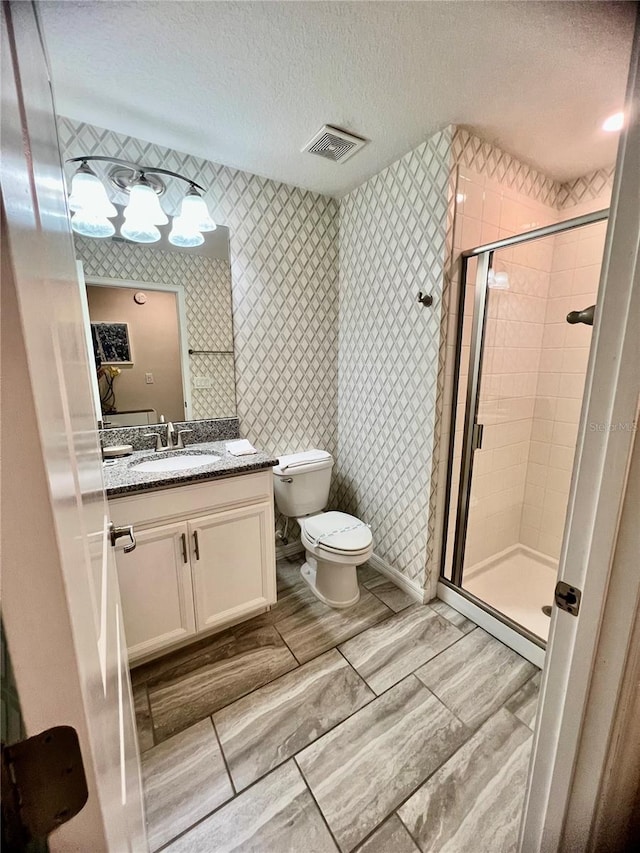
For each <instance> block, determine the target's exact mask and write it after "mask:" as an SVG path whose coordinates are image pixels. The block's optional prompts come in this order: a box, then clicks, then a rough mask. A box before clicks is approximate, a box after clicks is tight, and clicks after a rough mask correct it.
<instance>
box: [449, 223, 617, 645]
mask: <svg viewBox="0 0 640 853" xmlns="http://www.w3.org/2000/svg"><path fill="white" fill-rule="evenodd" d="M607 215H608V211H607V210H602V211H599V212H596V213H590V214H587V215H584V216H580V217H577V218H575V219H571V220H567V221H565V222H560V223H556V224H553V225H548V226H546V227H544V228H539V229H537V230H535V231H530V232H527V233H524V234H520V235H517V236H514V237H508V238H506V239H503V240H500V241H498V242H495V243H492V244H489V245H485V246H480V247H478V248H475V249H470V250H468V251H465V252H464V253H463V257H462V274H461V281H462V286H461V288H460V298H459V304H458V335H457V348H456V363H455V368H454V388H453V406H452V421H453V423H452V428H451V443H450V449H449V463H448V474H447V478H448V482H447V495H448V502H449V503H448V511H447V519H446V522H445V531H444V533H445V547H444V548H443V563H442V570H441V589H443V593H444V594H443V596H442V597H445V600H449V601H450V603H454V606H455V603H458V604H460V603H461V604H462V607H460V608H459V609H462V610H463V612H464V606H465V602H466V603H467V606H469V605H471V606H474V607H475V608H476V611H477V608H480V609H481V611H483V612H484V613H485V614H488V616H489V617H490V619H491V620H497V621H498V622H499V623H501V624H502V625H503V626H507V628H509V629H512V631H515V632H517V633H518V634H519V635H520V637H523V638H525V640H526V641H527V642H528V644H529V645H531V644H533V646H535V647H537V649H538V656H537V661H538V662H539V661H540V660H541V658H542V655H543V653H544V648H545V644H546V640H547V637H548V632H549V624H550V612H551V605H552V602H553V599H554V589H555V586H556V575H557V570H558V560H559V557H560V551H561V547H562V538H563V531H564V525H565V518H566V512H567V505H568V496H569V488H570V483H571V472H572V468H573V458H574V453H575V448H576V440H577V435H578V424H579V420H580V412H581V405H582V397H583V393H584V384H585V377H586V372H587V364H588V359H589V348H590V342H591V332H592V324H593V316H594V306H595V304H596V301H597V300H596V295H597V289H598V284H599V279H600V268H601V263H602V255H603V248H604V240H605V232H606V220H607ZM590 426H591V427H593V428H598V427H597V425H590Z"/></svg>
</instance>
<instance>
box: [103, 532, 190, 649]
mask: <svg viewBox="0 0 640 853" xmlns="http://www.w3.org/2000/svg"><path fill="white" fill-rule="evenodd" d="M187 536H188V529H187V525H186V524H166V525H162V526H161V527H151V528H149V529H148V530H141V531H136V542H137V546H136V549H135V551H132V552H131V553H130V554H125V553H124V551H122V550H120V549H118V551H117V555H116V562H117V565H118V578H119V580H120V596H121V600H122V613H123V617H124V629H125V635H126V638H127V648H128V649H129V656H130V657H139V656H140V655H143V654H145V653H147V652H152V651H154V650H156V649H158V648H162V647H163V646H166V645H167V644H169V643H173V642H176V641H179V640H181V639H184V638H186V637H188V636H189V635H190V634H193V633H194V632H195V619H194V614H193V590H192V586H191V566H190V564H189V552H188V539H187Z"/></svg>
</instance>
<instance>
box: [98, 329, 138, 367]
mask: <svg viewBox="0 0 640 853" xmlns="http://www.w3.org/2000/svg"><path fill="white" fill-rule="evenodd" d="M91 337H92V339H93V347H94V351H95V355H96V358H98V359H100V363H101V364H113V365H116V366H117V367H133V357H132V355H131V342H130V340H129V324H128V323H92V324H91Z"/></svg>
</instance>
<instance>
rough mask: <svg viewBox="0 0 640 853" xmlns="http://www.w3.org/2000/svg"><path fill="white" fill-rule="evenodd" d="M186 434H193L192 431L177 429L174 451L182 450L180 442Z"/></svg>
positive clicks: (181, 442)
mask: <svg viewBox="0 0 640 853" xmlns="http://www.w3.org/2000/svg"><path fill="white" fill-rule="evenodd" d="M188 432H193V430H192V429H179V430H178V438H177V439H176V443H175V449H176V450H184V442H183V440H182V436H183V435H186V434H187V433H188Z"/></svg>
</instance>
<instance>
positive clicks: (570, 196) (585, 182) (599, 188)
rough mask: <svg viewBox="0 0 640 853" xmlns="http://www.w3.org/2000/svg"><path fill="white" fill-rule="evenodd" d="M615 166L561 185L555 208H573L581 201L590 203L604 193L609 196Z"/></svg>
mask: <svg viewBox="0 0 640 853" xmlns="http://www.w3.org/2000/svg"><path fill="white" fill-rule="evenodd" d="M614 172H615V166H611V168H610V169H598V170H597V171H595V172H591V173H590V174H589V175H584V176H583V177H582V178H576V180H575V181H569V182H568V183H566V184H562V186H561V187H560V192H559V193H558V199H557V204H556V206H557V207H560V208H565V207H573V205H575V204H580V203H581V202H583V201H590V200H591V199H594V198H598V196H601V195H603V194H605V193H607V192H608V193H609V195H611V188H612V186H613V174H614Z"/></svg>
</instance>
